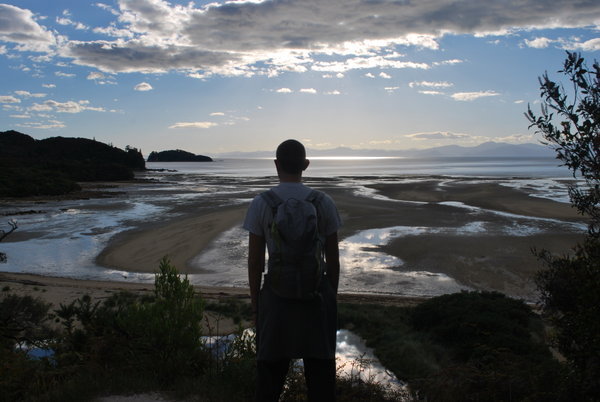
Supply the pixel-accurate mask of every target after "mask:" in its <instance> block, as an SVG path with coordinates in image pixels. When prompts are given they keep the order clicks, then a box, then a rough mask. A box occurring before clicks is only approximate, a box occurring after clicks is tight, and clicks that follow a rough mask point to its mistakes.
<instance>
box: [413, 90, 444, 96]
mask: <svg viewBox="0 0 600 402" xmlns="http://www.w3.org/2000/svg"><path fill="white" fill-rule="evenodd" d="M419 93H420V94H423V95H444V93H443V92H440V91H419Z"/></svg>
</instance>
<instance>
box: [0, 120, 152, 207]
mask: <svg viewBox="0 0 600 402" xmlns="http://www.w3.org/2000/svg"><path fill="white" fill-rule="evenodd" d="M145 168H146V164H145V161H144V157H143V156H142V153H141V152H140V151H139V150H138V149H136V148H132V147H129V146H127V147H126V148H125V150H122V149H120V148H116V147H114V146H111V145H108V144H104V143H102V142H99V141H95V140H90V139H87V138H64V137H52V138H46V139H43V140H36V139H34V138H32V137H30V136H28V135H26V134H22V133H19V132H17V131H4V132H0V196H8V197H22V196H29V195H59V194H65V193H68V192H70V191H74V190H78V189H79V185H78V184H77V182H78V181H104V180H128V179H132V178H133V177H134V173H133V172H134V170H142V169H145Z"/></svg>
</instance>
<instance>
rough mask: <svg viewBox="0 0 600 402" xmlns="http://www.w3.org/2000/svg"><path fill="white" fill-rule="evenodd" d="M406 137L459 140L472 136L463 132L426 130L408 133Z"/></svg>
mask: <svg viewBox="0 0 600 402" xmlns="http://www.w3.org/2000/svg"><path fill="white" fill-rule="evenodd" d="M405 137H408V138H411V139H414V140H457V139H464V138H470V137H471V136H470V135H469V134H463V133H451V132H448V131H433V132H425V133H413V134H406V135H405Z"/></svg>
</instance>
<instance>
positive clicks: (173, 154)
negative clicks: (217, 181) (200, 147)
mask: <svg viewBox="0 0 600 402" xmlns="http://www.w3.org/2000/svg"><path fill="white" fill-rule="evenodd" d="M148 162H212V158H211V157H209V156H204V155H195V154H193V153H191V152H187V151H182V150H181V149H175V150H169V151H161V152H151V153H150V155H149V156H148Z"/></svg>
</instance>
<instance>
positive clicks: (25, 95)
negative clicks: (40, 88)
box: [15, 91, 46, 98]
mask: <svg viewBox="0 0 600 402" xmlns="http://www.w3.org/2000/svg"><path fill="white" fill-rule="evenodd" d="M15 93H16V94H17V95H19V96H21V97H23V98H45V97H46V94H44V93H31V92H29V91H15Z"/></svg>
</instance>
